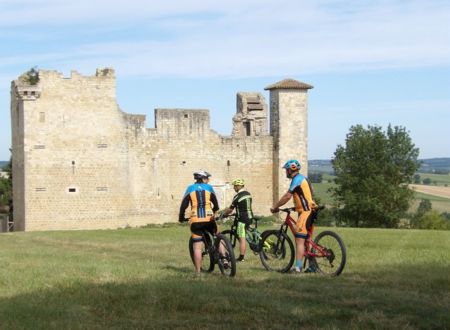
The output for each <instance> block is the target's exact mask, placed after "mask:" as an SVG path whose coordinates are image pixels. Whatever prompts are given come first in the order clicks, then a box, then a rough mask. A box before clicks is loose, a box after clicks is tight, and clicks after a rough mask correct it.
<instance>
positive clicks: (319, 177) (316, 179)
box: [308, 172, 323, 183]
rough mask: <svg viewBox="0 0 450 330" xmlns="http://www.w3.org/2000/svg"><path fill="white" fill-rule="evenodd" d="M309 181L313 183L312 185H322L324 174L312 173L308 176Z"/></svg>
mask: <svg viewBox="0 0 450 330" xmlns="http://www.w3.org/2000/svg"><path fill="white" fill-rule="evenodd" d="M308 179H309V181H311V183H321V182H322V180H323V174H322V173H317V172H312V173H309V174H308Z"/></svg>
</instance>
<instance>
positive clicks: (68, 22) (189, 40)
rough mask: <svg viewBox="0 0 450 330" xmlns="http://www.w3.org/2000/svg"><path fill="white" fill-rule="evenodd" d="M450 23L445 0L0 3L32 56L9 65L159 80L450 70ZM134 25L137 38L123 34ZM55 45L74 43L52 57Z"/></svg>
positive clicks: (16, 57)
mask: <svg viewBox="0 0 450 330" xmlns="http://www.w3.org/2000/svg"><path fill="white" fill-rule="evenodd" d="M449 21H450V5H449V4H448V2H445V1H439V0H436V1H430V0H418V1H408V2H405V1H353V2H347V1H345V2H344V1H314V2H310V1H282V0H280V1H275V0H274V1H256V0H252V1H237V0H233V1H227V2H219V3H217V2H213V1H206V0H204V1H200V0H198V1H193V0H190V1H166V2H163V3H157V4H155V3H151V4H149V3H148V2H147V1H139V0H130V1H115V2H111V1H106V0H91V1H87V0H80V1H76V2H69V3H67V2H61V1H56V0H41V1H31V0H30V1H24V0H22V1H0V26H3V27H4V28H8V29H10V28H14V27H16V28H17V30H16V32H14V30H13V31H12V32H11V33H13V34H14V33H17V36H18V38H19V40H18V42H19V43H23V45H22V48H23V49H25V51H24V52H23V53H26V54H27V55H25V56H24V55H23V54H21V53H14V52H13V51H7V52H6V54H7V55H5V56H4V57H3V58H0V63H2V64H1V65H7V64H8V65H9V64H17V65H21V64H22V65H23V64H25V63H26V64H28V63H37V64H39V66H40V67H43V68H46V67H49V68H51V69H58V70H65V69H71V68H77V69H79V70H81V71H83V70H86V71H88V72H89V73H90V72H93V70H94V69H95V68H96V67H98V66H105V65H110V66H114V67H115V68H116V70H117V72H118V74H120V75H145V76H153V77H158V76H177V77H255V76H274V75H299V74H304V73H311V72H326V71H336V70H346V71H347V70H360V69H377V68H398V67H421V66H430V65H434V66H448V65H449V64H450V32H449V30H448V29H447V25H448V22H449ZM133 25H134V31H135V33H131V32H130V33H127V34H125V35H124V34H121V33H120V31H121V29H127V30H130V31H132V27H133ZM41 28H42V29H43V30H41ZM52 28H53V29H54V33H50V34H49V33H48V32H49V29H52ZM24 29H25V31H28V32H29V33H28V36H26V35H25V32H24ZM147 30H148V31H151V32H152V33H149V34H148V36H147V35H146V32H142V33H141V32H140V31H147ZM58 31H61V32H58ZM77 32H80V33H77ZM59 33H60V34H61V35H59ZM96 34H98V38H96V39H97V40H94V38H89V36H95V35H96ZM0 35H2V34H1V33H0ZM3 35H4V34H3ZM86 35H87V36H88V37H86ZM20 38H24V39H20ZM30 38H35V39H34V40H32V41H34V42H31V43H30V44H32V45H34V48H33V46H30V47H31V48H30V49H27V48H26V47H27V45H26V44H27V41H30ZM1 39H2V37H1V36H0V41H1ZM46 39H48V40H49V41H48V42H49V45H54V44H55V43H58V41H62V40H63V41H64V43H62V45H61V48H60V49H58V50H57V51H48V52H46V51H45V50H43V49H46V47H45V44H46ZM67 39H69V40H70V41H71V42H70V43H67ZM22 40H23V41H22ZM102 40H104V41H102ZM48 48H50V49H54V47H48ZM17 52H19V50H17ZM4 53H5V52H4ZM1 65H0V68H1Z"/></svg>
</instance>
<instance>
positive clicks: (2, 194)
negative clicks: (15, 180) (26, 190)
mask: <svg viewBox="0 0 450 330" xmlns="http://www.w3.org/2000/svg"><path fill="white" fill-rule="evenodd" d="M11 164H12V162H11V160H10V161H9V163H8V164H7V165H6V167H5V168H3V169H2V170H3V171H5V172H6V174H7V178H0V209H4V208H5V206H7V205H9V204H10V201H11V198H12V167H11V166H12V165H11Z"/></svg>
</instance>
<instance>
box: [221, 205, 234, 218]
mask: <svg viewBox="0 0 450 330" xmlns="http://www.w3.org/2000/svg"><path fill="white" fill-rule="evenodd" d="M231 212H233V208H232V207H231V206H230V207H228V208H226V209H225V210H224V211H223V212H222V218H225V217H227V216H228V215H229V214H231Z"/></svg>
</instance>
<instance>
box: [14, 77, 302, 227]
mask: <svg viewBox="0 0 450 330" xmlns="http://www.w3.org/2000/svg"><path fill="white" fill-rule="evenodd" d="M115 89H116V86H115V77H114V71H113V70H112V69H98V70H97V72H96V75H95V76H88V77H85V76H82V75H80V74H78V73H77V72H72V73H71V77H69V78H65V77H63V76H62V75H61V74H60V73H58V72H55V71H40V72H39V83H38V84H37V85H30V84H27V83H26V82H24V81H23V80H21V79H19V80H17V81H14V82H13V84H12V94H11V117H12V120H11V125H12V132H13V134H12V144H13V146H12V149H13V180H14V181H13V185H14V188H13V189H14V190H13V195H14V219H15V220H14V221H15V229H16V230H27V231H33V230H61V229H101V228H118V227H126V226H142V225H146V224H150V223H164V222H175V221H177V220H178V212H179V206H180V203H181V200H182V197H183V194H184V192H185V189H186V187H187V186H188V185H189V184H191V183H192V182H193V176H192V173H193V172H194V171H195V170H198V169H205V170H207V171H208V172H210V173H212V177H211V180H210V183H211V184H212V185H213V186H214V188H215V191H216V194H217V196H218V199H219V203H220V207H221V208H224V207H226V206H229V204H230V202H231V200H232V197H233V195H234V191H233V189H232V186H231V185H230V182H231V181H232V179H234V178H243V179H245V181H246V188H247V189H248V190H249V191H250V192H251V193H252V194H253V202H254V212H255V214H261V215H267V214H268V213H269V208H270V206H271V205H272V202H273V199H274V198H278V196H279V195H280V194H281V193H284V192H285V191H286V189H287V186H288V183H289V181H288V180H287V179H286V178H284V172H283V171H280V170H279V167H280V166H281V165H282V164H281V162H284V161H286V160H287V159H289V158H297V159H299V160H300V161H301V162H302V164H303V166H304V167H303V170H302V172H304V173H306V171H307V168H306V164H307V161H306V156H307V134H306V133H307V132H306V127H307V126H306V123H307V113H306V112H307V111H306V110H307V103H306V102H307V96H306V91H300V92H299V91H292V90H282V89H281V90H274V91H271V99H270V102H271V134H270V135H269V134H268V133H267V132H266V130H267V127H266V125H267V123H266V120H267V106H266V104H265V102H264V97H262V95H260V94H259V93H239V94H238V111H237V115H236V116H235V118H234V121H235V125H234V126H235V127H234V131H233V134H232V135H231V136H221V135H219V134H217V133H216V132H215V131H213V130H211V128H210V117H209V111H208V110H205V109H156V110H155V128H146V123H145V116H143V115H135V114H127V113H125V112H123V111H121V109H120V108H119V107H118V105H117V103H116V90H115ZM244 122H251V123H252V125H253V126H251V127H250V128H251V129H250V130H247V129H246V127H245V124H244ZM243 129H245V131H243ZM278 186H280V188H278ZM274 187H275V188H274Z"/></svg>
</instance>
